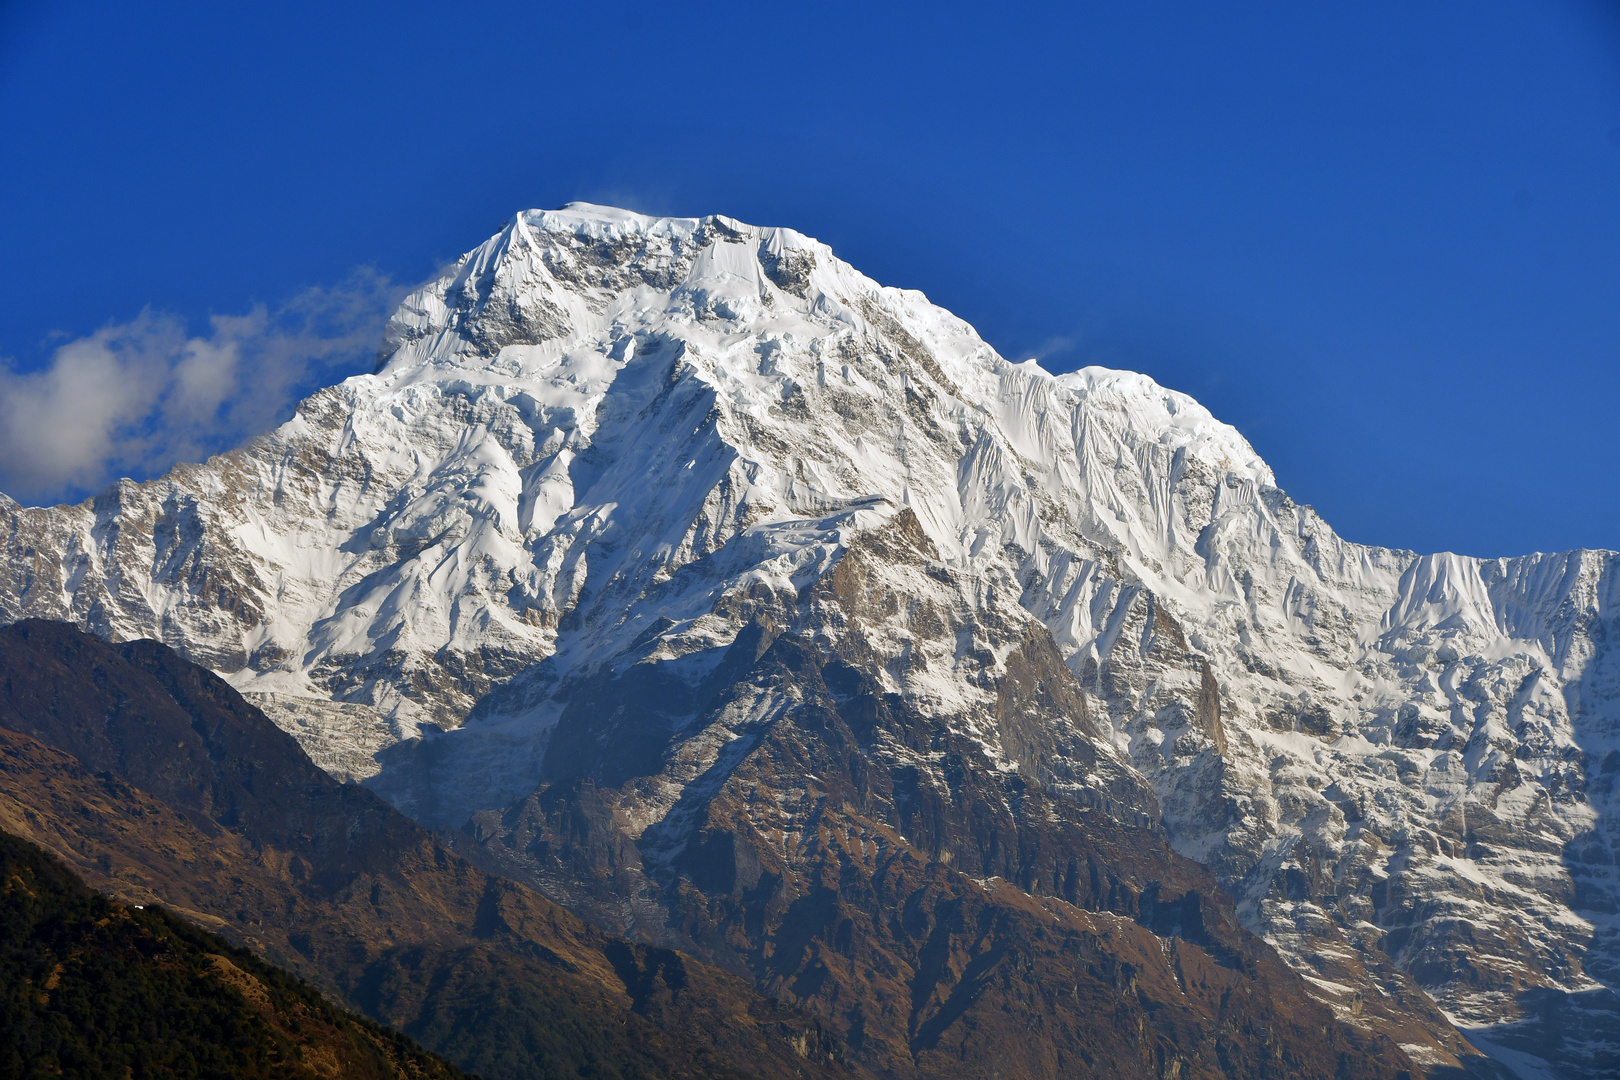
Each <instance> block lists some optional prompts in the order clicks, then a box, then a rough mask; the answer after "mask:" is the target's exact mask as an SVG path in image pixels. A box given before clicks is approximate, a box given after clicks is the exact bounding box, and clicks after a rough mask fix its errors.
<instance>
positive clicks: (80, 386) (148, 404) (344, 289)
mask: <svg viewBox="0 0 1620 1080" xmlns="http://www.w3.org/2000/svg"><path fill="white" fill-rule="evenodd" d="M401 292H403V290H400V289H397V288H395V287H393V286H392V285H391V284H390V283H389V282H388V280H387V279H386V278H384V277H382V276H381V275H379V274H377V273H375V272H371V271H365V272H359V273H356V274H355V275H353V276H352V277H351V278H350V279H349V280H348V281H346V282H344V283H343V284H342V285H340V286H338V287H337V288H333V289H321V288H313V289H307V290H305V291H304V292H302V293H300V294H299V295H297V296H295V297H294V298H293V299H292V300H290V301H288V302H287V303H286V304H283V305H282V306H280V307H279V308H277V309H275V310H274V311H272V310H270V309H269V308H267V307H266V306H265V305H263V304H259V305H256V306H254V308H253V309H252V310H251V311H249V312H248V313H247V314H246V315H215V316H212V317H211V318H210V319H209V332H208V333H207V334H206V335H204V336H201V337H191V336H189V335H188V334H187V330H186V326H185V324H184V322H183V321H182V320H180V319H179V318H177V317H175V316H173V315H165V314H161V313H154V312H152V311H143V312H142V313H141V314H140V316H138V317H137V318H135V319H133V320H131V321H130V322H127V323H119V324H115V325H111V326H106V327H103V328H102V329H101V330H98V331H96V332H95V333H94V334H91V335H89V336H88V337H82V338H79V339H77V340H75V341H70V342H68V343H67V344H65V345H62V346H60V347H59V348H57V350H56V352H55V353H54V354H53V356H52V357H51V362H50V364H49V366H47V367H45V368H44V369H42V370H39V371H30V372H20V371H17V370H16V369H15V367H14V366H13V365H11V364H10V363H8V362H6V361H5V360H4V359H3V358H0V490H4V491H5V492H7V493H8V494H10V495H12V496H13V497H15V498H18V499H21V500H24V501H30V502H51V501H56V500H59V499H62V498H66V497H72V496H74V495H79V494H84V493H87V492H92V491H96V490H99V489H101V488H102V487H103V486H104V485H106V484H107V483H109V482H110V481H112V480H114V479H116V478H117V477H119V476H133V477H136V478H144V477H149V476H153V475H156V474H158V473H161V472H162V471H163V470H165V469H167V468H168V467H169V466H170V465H172V464H174V463H175V462H177V461H196V460H201V459H202V458H203V457H206V456H207V455H208V454H211V453H217V452H219V451H220V450H224V449H228V448H229V447H231V446H235V445H237V444H238V443H240V442H241V441H243V440H244V439H246V438H248V437H250V436H252V435H256V434H258V433H260V432H262V431H267V430H269V429H270V428H271V427H272V426H274V425H275V424H276V423H278V422H280V421H281V420H284V419H285V418H286V417H287V416H289V415H290V414H291V412H292V406H293V405H294V404H295V403H296V402H297V401H298V399H299V398H301V397H303V396H304V395H305V394H308V393H309V392H310V391H312V390H314V389H316V388H318V387H320V386H325V385H328V384H330V383H332V382H336V381H337V380H339V379H341V378H344V377H345V376H348V375H352V374H355V373H357V372H361V371H369V370H370V369H371V364H372V361H373V360H374V359H375V352H376V348H377V343H378V340H379V338H380V337H381V332H382V324H383V321H384V320H385V319H386V317H387V314H388V312H389V310H390V309H391V307H392V306H393V304H394V303H395V302H396V301H397V300H398V298H399V295H400V293H401Z"/></svg>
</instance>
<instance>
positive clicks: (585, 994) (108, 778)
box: [0, 621, 846, 1078]
mask: <svg viewBox="0 0 1620 1080" xmlns="http://www.w3.org/2000/svg"><path fill="white" fill-rule="evenodd" d="M0 828H3V829H4V830H5V831H7V832H11V833H13V834H16V835H19V836H22V837H25V838H27V839H29V840H31V841H33V842H34V843H36V844H39V845H40V846H42V847H44V848H46V849H48V850H49V851H51V852H53V853H55V854H56V855H58V856H59V857H60V858H62V859H63V860H64V861H66V862H67V863H68V864H69V865H70V866H71V867H73V868H74V869H75V870H76V871H78V872H79V873H80V874H82V875H83V876H84V877H85V879H86V880H87V881H88V882H89V883H90V884H91V885H92V886H94V887H95V888H97V889H101V890H104V891H107V892H110V893H113V894H114V895H116V896H120V897H123V898H126V899H128V900H130V901H133V902H137V903H151V902H160V903H162V904H164V905H165V906H167V907H169V908H171V909H173V910H175V911H177V912H180V913H182V914H184V915H186V916H187V917H190V918H192V919H194V920H196V921H197V922H198V923H200V924H202V925H203V926H205V927H207V928H209V929H211V930H215V931H217V932H218V933H220V934H222V935H224V936H226V937H227V938H230V939H231V940H234V941H237V942H240V943H243V944H245V945H247V946H249V947H250V948H252V949H253V950H254V951H255V952H257V953H259V954H260V955H262V956H264V957H266V958H268V959H270V960H271V961H273V962H275V963H278V964H281V965H283V966H286V967H288V968H290V969H291V970H293V971H295V972H297V973H298V974H300V975H303V976H305V977H307V978H310V979H312V980H313V981H315V982H317V983H318V984H320V985H321V986H323V987H325V988H327V989H328V990H329V991H331V992H333V993H334V994H336V995H337V996H338V997H339V999H340V1000H342V1001H345V1002H347V1003H350V1004H352V1005H353V1006H355V1007H357V1008H358V1009H360V1010H361V1011H363V1012H365V1013H366V1014H368V1015H370V1016H372V1017H375V1018H377V1019H379V1020H382V1021H384V1022H386V1023H389V1024H391V1025H393V1026H395V1027H397V1028H399V1029H400V1030H402V1031H405V1032H406V1033H408V1034H410V1035H411V1036H413V1037H414V1038H416V1039H418V1040H419V1041H420V1042H422V1043H423V1044H424V1045H425V1046H427V1047H428V1048H429V1049H432V1050H434V1051H436V1052H439V1053H442V1054H443V1055H444V1056H445V1057H447V1058H449V1059H450V1060H451V1061H454V1062H455V1063H457V1064H458V1065H460V1066H462V1067H464V1068H468V1069H470V1070H473V1071H476V1072H478V1073H480V1074H482V1075H484V1076H486V1077H491V1078H496V1077H563V1076H600V1077H624V1078H630V1077H653V1076H668V1077H739V1078H740V1077H749V1076H772V1077H776V1076H820V1075H840V1074H844V1073H845V1072H846V1070H844V1069H843V1068H841V1067H840V1066H838V1065H836V1064H830V1063H829V1059H830V1058H832V1057H835V1056H836V1055H837V1053H838V1052H839V1051H838V1047H837V1045H836V1044H835V1043H834V1041H833V1040H831V1039H830V1038H829V1037H828V1036H827V1035H826V1034H825V1033H824V1032H823V1031H822V1029H821V1027H820V1025H819V1024H817V1023H816V1022H815V1021H807V1020H805V1019H803V1018H802V1017H799V1016H797V1015H795V1014H794V1013H793V1012H791V1011H789V1010H785V1009H780V1008H777V1007H775V1006H773V1005H772V1004H770V1003H769V1002H767V1001H766V1000H764V999H763V998H761V997H759V996H758V995H757V994H755V993H754V992H753V991H752V989H751V988H750V987H749V986H748V984H747V982H746V981H744V980H742V979H739V978H737V977H735V976H733V975H730V974H727V973H725V972H722V971H718V970H716V969H714V968H712V967H709V966H707V965H705V964H702V963H698V962H695V961H693V960H691V959H690V958H688V957H684V956H681V955H679V954H677V953H674V952H672V951H669V950H662V949H654V948H648V947H645V946H632V945H628V944H626V943H624V942H623V941H619V940H616V939H613V938H610V937H607V936H605V935H602V934H600V933H598V932H596V931H593V930H592V929H590V928H589V927H587V926H586V925H585V924H584V923H582V922H581V921H580V920H579V919H577V918H575V917H574V916H572V915H570V914H569V913H568V912H567V911H565V910H563V909H562V908H560V907H558V906H557V905H556V904H554V903H552V902H550V901H549V900H546V899H545V898H544V897H542V896H540V895H538V894H537V893H535V892H533V891H531V890H529V889H527V888H524V887H522V886H519V885H514V884H512V883H511V882H508V881H503V880H501V879H499V878H495V877H491V876H489V875H488V874H485V873H483V872H480V871H479V870H477V869H475V868H473V867H472V866H469V865H468V864H467V863H465V862H463V861H462V860H461V859H459V858H457V857H456V856H455V855H453V854H451V853H450V852H449V851H447V850H446V849H445V848H444V847H443V846H441V845H440V844H439V843H438V842H437V841H436V840H435V839H434V838H433V837H432V836H431V835H430V834H429V833H427V832H426V831H424V830H423V829H421V828H419V827H418V826H416V825H415V824H413V823H412V822H410V821H409V820H407V819H406V818H404V817H403V816H401V815H400V814H399V813H397V812H396V811H394V810H393V809H391V808H390V807H389V806H388V805H387V804H385V803H383V802H382V801H381V800H380V799H378V798H376V797H375V796H373V795H372V794H371V793H370V792H368V791H366V790H364V789H362V788H359V787H356V786H353V785H343V784H339V783H337V782H336V781H334V780H332V779H331V778H330V777H328V776H326V774H324V773H322V772H321V771H320V770H319V769H317V768H315V767H314V766H313V765H311V764H310V763H309V761H308V759H307V758H306V757H305V756H304V754H303V752H302V751H301V750H300V749H299V748H298V746H297V744H296V743H295V742H294V741H293V740H292V738H291V737H290V736H287V735H286V734H284V733H283V732H281V731H280V730H278V729H277V728H275V727H274V725H272V724H271V723H270V722H269V721H268V720H266V719H265V718H264V716H263V715H262V714H261V713H259V712H258V711H257V710H255V709H253V708H252V707H251V706H248V705H247V704H246V703H245V702H243V701H242V699H241V698H240V697H239V696H238V695H237V694H236V693H235V692H234V691H232V690H231V689H230V687H228V686H227V685H226V684H225V683H224V682H222V681H221V680H219V679H218V678H216V677H215V676H213V675H212V674H210V673H208V672H207V671H205V670H203V669H202V668H199V667H196V666H195V665H192V664H190V663H188V662H186V661H184V660H181V659H180V658H179V657H178V655H176V654H175V653H173V652H171V651H170V650H168V649H166V648H165V647H163V646H161V645H158V644H156V643H154V642H133V643H128V644H124V645H118V646H114V645H109V644H107V643H105V642H103V641H101V640H99V639H97V638H94V637H91V636H88V635H85V634H82V633H81V632H79V631H78V630H76V629H74V628H73V627H71V626H68V625H66V624H60V623H45V622H37V621H30V622H24V623H19V624H15V625H12V626H9V627H6V628H4V629H0Z"/></svg>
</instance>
